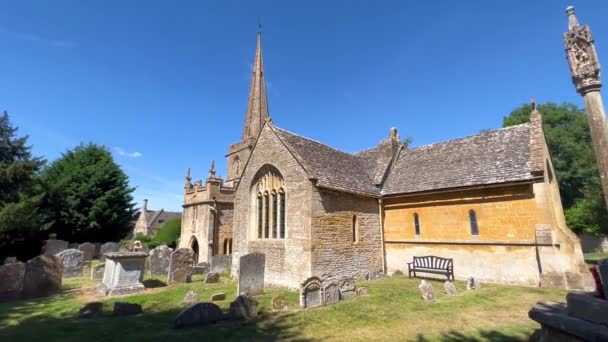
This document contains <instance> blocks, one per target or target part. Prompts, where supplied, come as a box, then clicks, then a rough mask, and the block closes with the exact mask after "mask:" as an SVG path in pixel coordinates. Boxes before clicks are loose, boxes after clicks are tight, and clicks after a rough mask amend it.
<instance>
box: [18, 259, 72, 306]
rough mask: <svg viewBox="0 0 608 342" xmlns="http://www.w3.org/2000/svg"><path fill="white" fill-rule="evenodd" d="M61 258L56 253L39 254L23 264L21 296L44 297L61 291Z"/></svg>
mask: <svg viewBox="0 0 608 342" xmlns="http://www.w3.org/2000/svg"><path fill="white" fill-rule="evenodd" d="M62 269H63V266H62V264H61V259H60V258H59V257H58V256H56V255H39V256H37V257H35V258H33V259H30V260H28V262H27V263H26V264H25V277H24V278H23V279H24V280H23V296H24V297H25V298H35V297H45V296H50V295H53V294H56V293H59V292H61V272H62Z"/></svg>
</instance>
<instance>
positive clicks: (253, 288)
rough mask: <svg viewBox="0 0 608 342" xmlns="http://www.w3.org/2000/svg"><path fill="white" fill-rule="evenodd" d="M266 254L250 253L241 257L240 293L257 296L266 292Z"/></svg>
mask: <svg viewBox="0 0 608 342" xmlns="http://www.w3.org/2000/svg"><path fill="white" fill-rule="evenodd" d="M265 265H266V256H265V255H264V254H262V253H257V252H255V253H249V254H245V255H243V256H241V257H240V258H239V283H238V287H237V294H238V295H250V296H256V295H259V294H262V293H264V267H265Z"/></svg>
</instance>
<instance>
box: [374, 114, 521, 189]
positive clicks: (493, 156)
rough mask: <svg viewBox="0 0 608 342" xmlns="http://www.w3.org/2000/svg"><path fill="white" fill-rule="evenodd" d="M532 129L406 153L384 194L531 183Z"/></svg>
mask: <svg viewBox="0 0 608 342" xmlns="http://www.w3.org/2000/svg"><path fill="white" fill-rule="evenodd" d="M531 171H532V170H531V161H530V126H529V124H522V125H517V126H511V127H508V128H502V129H498V130H495V131H489V132H482V133H480V134H477V135H473V136H469V137H465V138H460V139H454V140H448V141H445V142H440V143H436V144H431V145H426V146H421V147H418V148H413V149H407V150H403V151H402V152H401V154H400V155H399V157H398V160H397V162H396V163H395V166H394V167H393V169H392V170H391V172H390V174H389V176H388V177H387V179H386V182H385V183H384V186H383V189H382V194H383V195H392V194H404V193H415V192H421V191H432V190H439V189H448V188H458V187H466V186H474V185H488V184H496V183H506V182H514V181H523V180H530V179H532V178H533V176H532V174H531Z"/></svg>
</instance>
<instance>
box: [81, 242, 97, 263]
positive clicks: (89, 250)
mask: <svg viewBox="0 0 608 342" xmlns="http://www.w3.org/2000/svg"><path fill="white" fill-rule="evenodd" d="M78 250H79V251H81V252H82V253H84V260H85V261H91V260H93V258H94V257H95V245H94V244H92V243H90V242H85V243H83V244H80V245H79V246H78Z"/></svg>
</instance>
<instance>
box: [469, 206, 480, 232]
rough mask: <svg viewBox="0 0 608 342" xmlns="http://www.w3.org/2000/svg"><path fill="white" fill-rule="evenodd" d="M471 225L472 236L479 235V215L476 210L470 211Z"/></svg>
mask: <svg viewBox="0 0 608 342" xmlns="http://www.w3.org/2000/svg"><path fill="white" fill-rule="evenodd" d="M469 224H470V225H471V235H479V226H478V225H477V213H476V212H475V210H473V209H471V210H469Z"/></svg>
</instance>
